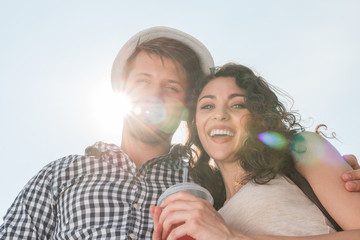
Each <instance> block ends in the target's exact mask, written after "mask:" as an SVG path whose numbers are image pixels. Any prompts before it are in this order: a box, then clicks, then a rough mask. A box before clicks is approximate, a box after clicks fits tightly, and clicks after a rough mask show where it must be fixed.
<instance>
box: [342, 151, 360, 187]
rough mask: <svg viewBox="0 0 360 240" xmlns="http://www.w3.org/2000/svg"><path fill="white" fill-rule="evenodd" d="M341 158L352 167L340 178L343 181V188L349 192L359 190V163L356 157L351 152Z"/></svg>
mask: <svg viewBox="0 0 360 240" xmlns="http://www.w3.org/2000/svg"><path fill="white" fill-rule="evenodd" d="M343 158H344V159H345V160H346V161H347V162H348V163H349V164H350V166H351V167H352V168H353V169H354V170H352V171H347V172H345V173H344V174H343V175H342V176H341V178H342V180H343V181H344V182H345V189H346V190H348V191H349V192H360V165H359V162H358V161H357V159H356V157H355V156H354V155H352V154H350V155H344V156H343Z"/></svg>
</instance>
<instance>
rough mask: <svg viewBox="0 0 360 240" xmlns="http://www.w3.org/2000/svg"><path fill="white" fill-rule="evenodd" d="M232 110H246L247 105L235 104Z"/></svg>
mask: <svg viewBox="0 0 360 240" xmlns="http://www.w3.org/2000/svg"><path fill="white" fill-rule="evenodd" d="M231 107H232V108H235V109H243V108H246V107H245V104H242V103H237V104H234V105H232V106H231Z"/></svg>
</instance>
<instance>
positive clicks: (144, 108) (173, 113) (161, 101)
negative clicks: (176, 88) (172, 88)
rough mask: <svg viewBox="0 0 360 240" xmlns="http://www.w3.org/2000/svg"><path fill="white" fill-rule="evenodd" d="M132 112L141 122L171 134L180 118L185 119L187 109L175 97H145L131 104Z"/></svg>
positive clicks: (177, 125)
mask: <svg viewBox="0 0 360 240" xmlns="http://www.w3.org/2000/svg"><path fill="white" fill-rule="evenodd" d="M131 112H132V114H133V115H134V116H136V117H137V118H138V119H139V120H140V121H141V122H142V123H145V124H147V125H151V126H152V127H155V128H157V129H158V130H160V131H162V132H164V133H169V134H172V133H174V132H175V131H176V129H177V128H178V127H179V124H180V122H181V121H182V120H185V121H186V120H187V118H188V110H187V108H186V107H185V106H184V104H183V103H182V102H181V101H180V100H179V99H175V98H157V97H153V96H151V97H146V98H144V99H142V100H141V101H138V102H135V103H134V104H133V107H132V110H131Z"/></svg>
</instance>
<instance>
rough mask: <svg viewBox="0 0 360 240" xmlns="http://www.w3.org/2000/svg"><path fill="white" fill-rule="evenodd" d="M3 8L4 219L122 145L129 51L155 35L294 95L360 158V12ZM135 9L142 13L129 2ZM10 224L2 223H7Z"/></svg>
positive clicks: (105, 5) (195, 6) (262, 6)
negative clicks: (62, 176) (101, 147)
mask: <svg viewBox="0 0 360 240" xmlns="http://www.w3.org/2000/svg"><path fill="white" fill-rule="evenodd" d="M127 2H128V3H126V2H125V1H117V0H116V1H110V0H108V1H94V0H79V1H70V0H65V1H56V0H55V1H47V0H44V1H39V0H34V1H25V0H23V1H16V0H15V1H12V0H2V1H0V32H1V37H0V53H1V54H0V114H1V117H0V123H1V124H0V146H1V147H0V149H1V153H2V154H1V160H0V196H1V197H0V215H1V217H2V216H3V215H4V214H5V212H6V210H7V209H8V207H9V206H10V204H11V203H12V202H13V200H14V199H15V197H16V195H17V194H18V193H19V192H20V191H21V189H22V188H23V186H24V185H25V184H26V183H27V182H28V180H29V179H30V178H31V177H32V176H34V175H35V174H36V173H37V172H38V171H39V170H40V169H41V168H42V167H43V166H45V165H46V164H47V163H49V162H50V161H53V160H55V159H58V158H60V157H63V156H66V155H69V154H82V153H83V152H84V149H85V147H87V146H88V145H91V144H93V143H95V142H96V141H99V140H101V141H105V142H113V143H116V144H120V137H121V121H120V120H119V119H118V118H117V117H116V116H114V115H113V114H114V113H116V111H118V110H119V109H118V108H116V106H110V107H107V108H105V109H103V108H102V106H107V105H109V104H108V102H109V98H110V96H111V85H110V72H111V66H112V62H113V60H114V58H115V56H116V54H117V52H118V50H119V49H120V47H121V46H122V45H123V44H124V43H125V42H126V40H127V39H128V38H129V37H131V36H132V35H133V34H135V33H136V32H138V31H140V30H142V29H144V28H147V27H152V26H158V25H164V26H169V27H174V28H178V29H180V30H182V31H185V32H187V33H189V34H191V35H193V36H195V37H196V38H198V39H199V40H201V41H202V42H203V43H204V44H205V45H206V46H207V47H208V48H209V50H210V51H211V52H212V54H213V57H214V59H215V62H216V64H217V65H221V64H224V63H225V62H228V61H235V62H237V63H241V64H244V65H247V66H249V67H251V68H252V69H254V70H255V71H256V72H258V73H259V74H260V75H262V76H263V77H264V78H265V79H267V80H268V81H269V82H270V83H272V84H274V85H276V86H279V87H281V88H282V89H284V90H285V91H287V92H288V93H289V94H290V95H291V96H292V97H293V98H294V100H295V105H294V108H295V109H297V110H298V111H299V112H300V113H301V114H302V116H303V119H304V120H305V125H306V126H308V127H309V128H308V130H314V128H315V126H316V125H317V124H319V123H326V124H327V125H328V126H329V129H330V130H333V131H335V132H336V133H337V135H338V137H339V139H340V140H341V141H342V142H341V143H340V142H336V141H331V142H332V143H333V144H335V145H336V146H337V147H338V149H339V151H340V152H341V153H343V154H344V153H354V154H356V155H357V156H358V157H359V159H360V150H359V149H360V148H359V143H358V136H360V130H359V127H358V118H359V117H360V114H359V107H358V104H359V103H360V101H359V100H360V99H359V90H360V83H359V81H360V79H359V75H360V74H359V71H360V66H359V65H360V44H359V43H360V15H359V12H360V2H359V1H356V0H344V1H340V0H338V1H334V0H315V1H314V0H298V1H296V0H294V1H288V0H271V1H269V0H262V1H261V0H252V1H241V0H234V1H226V0H224V1H211V0H198V1H190V0H182V1H180V0H179V1H165V0H158V1H155V0H154V1H149V0H147V1H145V0H144V1H133V2H131V1H127ZM130 2H131V3H130ZM1 222H2V220H0V223H1Z"/></svg>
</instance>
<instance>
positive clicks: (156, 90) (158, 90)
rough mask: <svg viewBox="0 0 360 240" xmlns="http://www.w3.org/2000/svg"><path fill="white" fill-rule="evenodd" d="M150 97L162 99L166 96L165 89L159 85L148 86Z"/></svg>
mask: <svg viewBox="0 0 360 240" xmlns="http://www.w3.org/2000/svg"><path fill="white" fill-rule="evenodd" d="M147 95H148V96H152V97H157V98H162V97H163V96H164V90H163V88H162V87H161V86H160V85H158V84H152V85H150V86H148V94H147Z"/></svg>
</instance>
